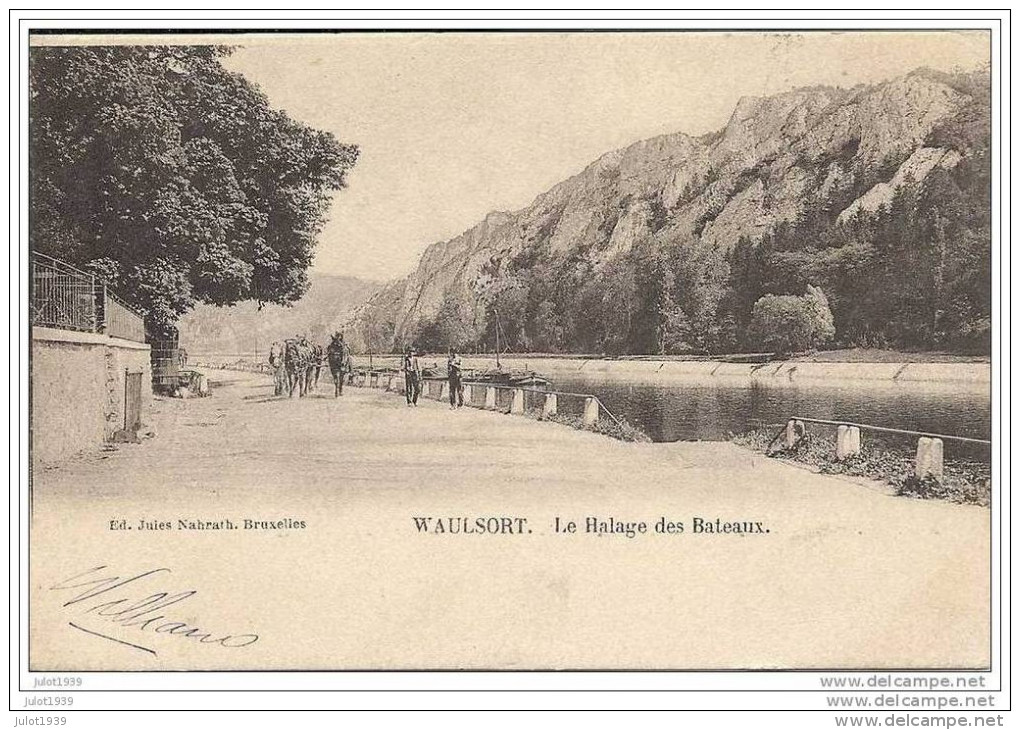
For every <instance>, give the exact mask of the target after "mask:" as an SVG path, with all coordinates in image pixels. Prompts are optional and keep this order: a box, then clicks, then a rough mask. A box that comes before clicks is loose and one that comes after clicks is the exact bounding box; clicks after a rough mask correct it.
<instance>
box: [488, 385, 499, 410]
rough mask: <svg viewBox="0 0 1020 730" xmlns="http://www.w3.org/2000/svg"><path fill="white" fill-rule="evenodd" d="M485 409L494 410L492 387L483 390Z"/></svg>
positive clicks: (494, 393)
mask: <svg viewBox="0 0 1020 730" xmlns="http://www.w3.org/2000/svg"><path fill="white" fill-rule="evenodd" d="M485 407H486V408H491V409H492V410H496V389H495V388H493V387H492V386H489V387H487V388H486V389H485Z"/></svg>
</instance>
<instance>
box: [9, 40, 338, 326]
mask: <svg viewBox="0 0 1020 730" xmlns="http://www.w3.org/2000/svg"><path fill="white" fill-rule="evenodd" d="M229 52H230V50H229V49H227V48H222V47H180V46H177V47H171V46H165V47H164V46H110V47H80V48H34V49H32V53H31V57H30V63H29V76H30V95H31V98H30V101H31V103H30V148H29V154H30V164H29V169H30V180H29V185H30V194H31V204H32V209H31V226H30V241H31V245H32V247H33V249H34V250H37V251H41V252H44V253H48V254H50V255H53V256H56V257H58V258H62V259H65V260H68V261H71V262H73V263H76V264H79V265H81V266H84V267H87V268H89V269H91V270H93V271H95V272H96V273H98V274H100V275H102V276H104V277H105V278H106V279H107V280H108V281H109V282H110V283H111V284H113V286H114V287H115V288H116V289H117V290H118V291H119V292H120V293H121V294H122V295H124V296H125V297H126V298H127V299H128V300H129V302H130V303H131V304H133V305H135V306H136V307H138V308H139V309H140V310H141V311H142V312H143V313H144V314H145V315H146V322H147V326H148V327H149V328H150V329H151V330H153V331H159V330H164V329H166V328H168V327H170V326H172V325H173V323H174V322H175V321H176V320H177V318H178V317H179V316H180V315H181V314H183V313H184V312H186V311H188V310H189V309H190V308H191V307H192V306H193V305H194V304H195V303H196V302H205V303H210V304H216V305H228V304H232V303H234V302H238V301H241V300H247V299H251V300H256V301H258V302H260V303H261V302H276V303H280V304H287V303H290V302H293V301H295V300H297V299H298V298H300V297H301V295H302V294H303V293H304V292H305V290H306V289H307V285H308V279H307V269H308V266H309V265H310V264H311V262H312V258H313V254H314V247H315V241H316V237H317V235H318V233H319V232H320V230H321V228H322V225H323V223H324V222H325V216H326V213H327V211H328V207H329V205H330V202H331V200H332V197H333V195H334V193H335V192H336V191H339V190H340V189H342V188H343V187H344V186H345V184H346V177H347V174H348V172H349V170H350V169H351V167H352V166H353V165H354V164H355V162H356V160H357V156H358V150H357V148H356V147H354V146H352V145H349V144H342V143H340V142H338V141H337V140H336V139H335V138H334V137H333V135H331V134H329V133H327V132H322V131H318V130H315V129H311V128H309V127H307V126H305V125H303V124H300V123H298V122H296V121H294V120H293V119H291V118H290V117H288V116H287V115H286V114H285V113H283V112H282V111H279V110H275V109H273V108H271V107H270V106H269V102H268V100H267V98H266V97H265V95H264V94H263V93H262V92H261V91H260V90H259V89H258V88H257V87H256V86H254V85H253V84H251V83H250V82H249V81H247V80H246V79H245V78H244V77H243V76H241V75H239V74H235V73H230V72H228V71H227V70H226V69H225V68H224V67H223V66H222V65H221V63H220V59H221V58H223V57H224V56H225V55H227V54H229Z"/></svg>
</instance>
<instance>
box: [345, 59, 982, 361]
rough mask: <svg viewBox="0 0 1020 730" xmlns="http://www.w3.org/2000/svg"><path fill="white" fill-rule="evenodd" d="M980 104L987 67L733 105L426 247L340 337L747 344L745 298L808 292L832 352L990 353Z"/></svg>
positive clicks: (435, 345)
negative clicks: (827, 319)
mask: <svg viewBox="0 0 1020 730" xmlns="http://www.w3.org/2000/svg"><path fill="white" fill-rule="evenodd" d="M662 92H663V94H667V93H671V90H669V89H663V90H662ZM989 98H990V97H989V76H988V72H987V71H986V70H985V71H975V72H971V73H960V74H944V73H938V72H934V71H931V70H928V69H920V70H917V71H915V72H913V73H910V74H908V75H906V76H902V77H899V78H896V79H892V80H890V81H888V82H884V83H880V84H873V85H861V86H856V87H853V88H831V87H811V88H801V89H794V90H792V91H789V92H786V93H782V94H777V95H774V96H769V97H747V98H743V99H741V100H740V101H739V103H738V104H737V105H736V108H735V109H734V111H733V114H732V116H731V117H730V119H729V122H728V123H727V124H726V126H725V127H724V128H723V129H720V130H719V131H718V132H716V133H713V134H708V135H703V136H700V137H692V136H689V135H687V134H683V133H681V132H678V133H675V134H668V135H663V136H660V137H655V138H653V139H649V140H645V141H642V142H637V143H635V144H633V145H631V146H629V147H626V148H623V149H618V150H614V151H612V152H608V153H607V154H605V155H603V156H602V157H601V158H599V159H598V160H596V161H594V162H593V163H592V164H591V165H589V166H588V167H587V168H586V169H585V170H583V171H582V172H580V173H578V174H577V175H575V176H573V177H571V178H569V179H567V180H564V181H563V182H561V183H559V184H558V185H556V186H554V187H553V188H551V189H550V190H548V191H546V192H544V193H542V194H541V195H539V196H538V197H537V198H535V200H534V202H533V203H532V204H531V205H529V206H527V207H526V208H524V209H522V210H519V211H515V212H493V213H490V214H489V215H488V216H487V217H486V218H485V219H484V220H483V221H481V222H480V223H478V224H477V225H476V226H474V227H473V228H471V229H469V230H467V231H465V232H464V233H462V234H461V235H459V236H457V237H455V238H453V239H451V240H449V241H445V242H441V243H436V244H433V245H432V246H430V247H429V248H428V249H427V250H426V251H425V252H424V254H423V255H422V257H421V261H420V263H419V265H418V268H417V270H416V271H415V272H413V273H412V274H411V275H410V276H408V277H406V278H404V279H400V280H397V281H393V282H390V283H389V284H387V285H386V286H385V287H384V288H381V289H380V290H379V292H378V293H376V294H375V296H374V297H373V298H372V299H371V300H370V301H369V302H367V303H366V304H365V305H364V306H362V307H360V308H359V311H358V313H357V321H356V326H355V327H354V328H353V329H354V331H355V334H356V335H357V337H358V338H359V340H360V341H361V342H362V343H368V344H371V346H372V349H374V350H375V351H379V350H380V349H382V348H390V347H401V346H403V345H404V344H406V343H409V342H416V343H418V345H419V346H420V347H424V348H426V349H432V350H442V349H445V348H446V347H447V346H455V347H457V348H458V349H472V348H475V347H478V348H483V349H488V350H491V349H492V348H493V346H494V345H495V333H496V329H497V328H496V324H495V322H496V319H497V318H498V320H499V323H500V332H501V340H500V341H501V346H508V347H511V348H512V349H514V350H515V351H518V352H522V351H535V352H602V353H646V354H672V353H684V352H727V351H729V352H732V351H736V350H740V349H746V348H751V351H757V350H756V349H755V348H756V347H759V346H760V345H759V343H756V342H755V336H754V333H753V331H752V328H751V327H750V320H751V312H752V307H753V305H754V304H755V302H756V301H757V300H758V299H759V298H761V297H763V296H765V295H767V294H778V295H782V294H793V295H801V294H804V292H805V290H806V287H807V285H809V284H810V285H813V286H816V287H820V288H821V289H822V291H823V292H824V294H825V295H826V296H827V298H828V302H829V304H830V305H831V308H832V314H833V317H834V321H835V330H836V334H835V342H834V344H837V345H844V346H862V347H879V348H885V347H895V346H898V347H902V348H909V349H940V348H946V347H949V348H953V349H972V350H977V351H985V350H987V347H988V346H989V342H990V339H989V335H990V316H991V312H990V309H991V302H990V300H991V296H990V295H991V286H990V276H991V248H990V245H991V233H990V231H991V228H990V220H989V212H990V199H989V195H988V191H989V180H990V158H991V155H990V154H989V138H990V124H989V109H990V104H989ZM691 103H692V104H696V103H697V99H691Z"/></svg>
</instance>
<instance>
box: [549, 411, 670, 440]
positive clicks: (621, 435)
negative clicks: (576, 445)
mask: <svg viewBox="0 0 1020 730" xmlns="http://www.w3.org/2000/svg"><path fill="white" fill-rule="evenodd" d="M537 418H538V420H540V421H552V422H553V423H562V424H563V425H565V426H570V427H571V428H576V429H577V430H579V431H591V432H592V433H600V434H602V435H603V436H609V437H610V438H614V439H618V440H620V441H631V442H634V443H642V444H648V443H651V442H652V439H651V438H650V437H649V436H648V434H646V433H645V432H644V431H642V430H641V429H640V428H638V427H637V426H634V425H631V424H630V423H628V422H627V421H626V420H622V419H621V421H620V423H619V424H617V423H616V422H614V421H613V420H611V419H602V418H600V419H599V420H598V422H596V423H595V424H594V425H591V426H588V425H585V423H584V419H583V418H581V417H580V416H573V415H570V414H562V413H557V414H556V415H555V416H548V417H543V416H542V415H541V413H539V414H538V416H537Z"/></svg>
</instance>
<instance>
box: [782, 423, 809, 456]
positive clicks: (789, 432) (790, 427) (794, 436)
mask: <svg viewBox="0 0 1020 730" xmlns="http://www.w3.org/2000/svg"><path fill="white" fill-rule="evenodd" d="M804 433H805V429H804V422H803V421H798V420H795V419H793V418H791V419H790V420H789V421H787V422H786V435H785V436H784V438H783V445H784V446H785V447H786V448H788V449H792V448H793V447H794V446H796V445H797V442H798V441H800V440H801V439H802V438H804Z"/></svg>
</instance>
